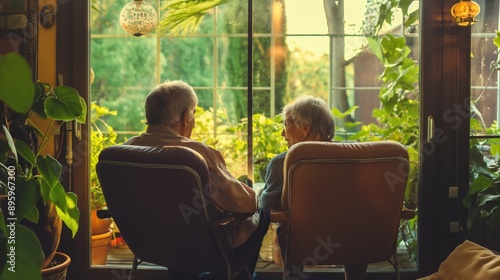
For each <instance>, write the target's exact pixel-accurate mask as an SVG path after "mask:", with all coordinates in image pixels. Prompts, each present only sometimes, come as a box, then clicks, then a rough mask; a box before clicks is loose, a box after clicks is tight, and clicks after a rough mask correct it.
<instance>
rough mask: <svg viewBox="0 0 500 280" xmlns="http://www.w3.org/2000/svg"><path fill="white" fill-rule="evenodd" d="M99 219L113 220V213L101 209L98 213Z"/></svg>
mask: <svg viewBox="0 0 500 280" xmlns="http://www.w3.org/2000/svg"><path fill="white" fill-rule="evenodd" d="M96 214H97V218H99V219H109V218H111V212H109V210H107V209H100V210H97V211H96Z"/></svg>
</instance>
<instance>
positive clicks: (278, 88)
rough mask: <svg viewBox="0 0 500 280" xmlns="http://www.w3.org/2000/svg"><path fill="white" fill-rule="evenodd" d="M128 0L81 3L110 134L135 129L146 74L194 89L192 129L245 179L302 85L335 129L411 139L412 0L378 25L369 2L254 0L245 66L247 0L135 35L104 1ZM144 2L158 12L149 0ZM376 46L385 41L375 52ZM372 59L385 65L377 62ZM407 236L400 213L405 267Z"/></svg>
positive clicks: (409, 259) (411, 203) (265, 153)
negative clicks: (181, 30)
mask: <svg viewBox="0 0 500 280" xmlns="http://www.w3.org/2000/svg"><path fill="white" fill-rule="evenodd" d="M127 2H128V0H119V1H117V0H115V1H111V0H103V1H102V2H101V4H102V6H101V7H100V12H95V11H93V13H92V25H91V67H92V69H93V72H94V75H95V79H94V81H93V83H92V86H91V100H92V101H93V102H95V103H96V104H97V105H99V106H101V107H95V110H104V108H108V109H109V110H111V111H116V114H114V113H113V114H104V115H102V116H100V117H99V118H100V120H102V121H104V122H105V123H106V124H107V125H109V126H110V127H112V128H113V132H114V133H116V136H117V138H116V140H114V142H113V143H121V142H123V141H124V140H125V139H126V138H128V137H130V136H132V135H135V134H137V133H140V132H141V131H143V130H144V129H145V125H144V124H143V122H142V121H143V120H144V109H143V103H144V98H145V96H146V95H147V93H148V92H149V91H150V90H151V89H152V88H153V87H154V86H155V85H156V84H158V83H161V82H162V81H164V80H167V79H169V80H175V79H182V80H185V81H187V82H188V83H189V84H191V85H192V86H193V87H194V88H195V91H196V92H197V94H198V97H199V100H200V104H199V105H200V108H199V110H197V124H196V127H195V131H194V132H193V138H195V139H197V140H200V141H205V142H206V143H207V144H209V145H214V147H215V148H217V149H218V150H220V151H221V152H222V153H223V154H224V157H225V158H226V161H227V164H228V167H229V168H230V171H231V172H232V174H234V175H235V176H237V177H244V176H247V177H248V178H249V179H250V180H251V181H252V182H254V183H256V184H255V186H256V187H258V186H259V184H257V183H262V182H263V179H262V178H263V172H264V168H265V166H266V164H267V162H268V161H269V160H270V159H271V158H272V156H273V155H275V154H277V153H280V152H282V151H284V149H285V148H286V145H285V144H284V141H283V139H282V138H281V136H280V134H281V129H282V126H281V121H282V120H281V119H280V117H279V113H280V110H281V108H282V107H283V106H284V105H285V104H287V103H289V102H290V101H292V100H293V99H294V98H295V97H296V96H298V95H301V94H310V95H315V96H320V97H322V98H324V99H325V100H326V101H328V103H329V104H330V105H331V107H332V109H333V110H334V112H335V115H336V117H337V120H336V122H337V132H336V140H361V141H370V140H377V139H393V140H396V141H400V142H403V144H406V145H408V146H409V147H410V148H411V149H417V148H418V147H416V146H413V145H412V143H414V144H415V145H418V112H419V111H418V99H419V97H418V87H417V85H418V63H417V62H416V61H417V60H418V57H419V38H418V32H417V31H418V27H419V26H418V20H416V19H418V8H419V2H418V1H413V2H412V3H411V5H410V6H409V7H407V8H408V11H407V13H405V14H404V15H403V13H402V12H401V10H400V9H394V10H391V9H390V11H391V12H392V11H393V12H394V14H392V15H389V16H388V18H391V19H392V21H391V24H390V25H389V24H382V25H380V26H379V25H377V23H378V22H379V21H378V20H379V5H380V3H378V1H370V0H356V1H354V0H350V1H330V2H331V3H330V4H331V5H332V6H330V7H326V10H327V11H328V12H327V13H325V7H324V6H323V2H324V1H300V0H286V1H285V0H271V1H253V11H254V12H253V14H252V17H253V37H252V61H251V63H252V69H253V71H252V73H251V74H250V75H249V72H248V69H249V67H248V56H247V45H248V44H249V40H248V37H247V34H248V31H247V30H248V27H247V26H248V24H247V18H248V16H249V14H248V8H247V3H246V1H229V2H228V3H226V4H224V5H221V6H219V7H217V8H216V9H214V10H213V11H212V12H210V13H208V14H207V15H206V16H205V17H204V19H203V21H202V23H201V24H200V26H199V28H198V29H197V30H196V31H195V32H193V33H190V34H187V35H171V34H155V33H150V34H147V35H144V36H142V37H132V36H131V35H129V34H126V33H125V32H124V31H123V30H122V29H121V28H120V25H119V22H118V13H117V12H115V11H119V10H120V9H121V7H123V6H124V5H125V4H126V3H127ZM150 2H151V4H153V5H154V6H155V8H156V9H157V11H160V17H159V18H162V13H163V11H161V9H160V5H159V2H160V1H150ZM325 2H327V1H325ZM327 4H328V3H327ZM337 5H338V6H337ZM405 23H406V24H405ZM377 31H378V32H377ZM373 35H378V39H380V40H383V41H381V42H382V44H381V45H380V44H378V43H377V40H375V39H373V37H372V36H373ZM382 46H383V47H384V49H385V50H390V51H388V52H385V56H384V55H383V53H382V52H381V47H382ZM382 58H383V59H384V63H386V64H390V65H392V67H386V68H384V63H382V62H381V60H380V59H382ZM404 73H406V75H403V74H404ZM381 75H382V79H379V77H380V76H381ZM384 75H385V76H384ZM249 76H251V77H252V82H253V83H252V92H251V94H249V93H248V81H247V79H248V77H249ZM398 77H404V79H398ZM379 95H380V96H379ZM248 104H251V106H249V105H248ZM381 106H382V107H381ZM103 107H104V108H103ZM249 107H250V108H251V110H252V111H251V112H249V110H248V108H249ZM389 107H390V108H389ZM381 108H389V110H381ZM402 112H406V113H405V114H402ZM101 113H102V111H101ZM389 121H391V122H389ZM249 123H251V131H252V134H251V135H248V129H247V128H248V124H249ZM102 131H104V132H105V133H104V137H109V136H110V134H109V133H107V132H106V131H107V130H106V129H103V130H102ZM94 143H96V142H94ZM94 143H92V145H94ZM249 143H251V144H252V145H251V148H249V147H248V146H249V145H248V144H249ZM108 144H109V143H108ZM415 151H416V150H415ZM411 154H412V157H413V158H412V165H413V167H412V168H413V169H415V170H414V172H412V174H414V177H413V178H412V180H413V181H412V182H411V184H409V187H410V188H411V189H410V190H409V191H408V198H407V204H408V205H407V206H408V207H412V208H415V207H416V206H417V203H418V202H417V182H416V180H417V176H416V175H415V174H416V173H418V171H416V169H417V166H418V158H416V157H418V156H416V155H417V154H418V153H417V152H415V153H411ZM91 172H92V170H91ZM260 185H261V184H260ZM416 237H417V236H416V223H414V222H412V223H408V224H404V228H403V231H402V236H401V246H400V249H401V254H402V255H403V256H404V257H401V258H400V259H403V262H404V264H405V266H404V267H405V268H411V269H412V268H415V267H416V263H415V262H416V244H415V242H416Z"/></svg>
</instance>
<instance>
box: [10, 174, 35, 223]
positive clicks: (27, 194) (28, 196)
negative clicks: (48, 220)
mask: <svg viewBox="0 0 500 280" xmlns="http://www.w3.org/2000/svg"><path fill="white" fill-rule="evenodd" d="M39 199H40V183H39V181H38V180H37V179H36V178H31V179H28V180H26V178H24V177H19V176H18V177H16V206H17V207H16V212H15V214H16V218H17V220H18V221H20V220H21V219H23V218H25V216H26V215H27V214H28V213H31V212H32V210H33V208H36V203H37V201H38V200H39ZM31 216H32V214H30V215H29V217H27V218H28V220H30V221H32V217H31ZM35 222H38V219H37V220H35Z"/></svg>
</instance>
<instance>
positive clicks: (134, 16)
mask: <svg viewBox="0 0 500 280" xmlns="http://www.w3.org/2000/svg"><path fill="white" fill-rule="evenodd" d="M157 23H158V18H157V15H156V10H155V9H154V8H153V6H151V5H150V4H149V3H147V2H145V1H142V0H134V1H132V2H130V3H128V4H127V5H125V6H124V7H123V9H122V11H121V12H120V25H121V26H122V28H123V29H124V30H125V31H127V32H128V33H130V34H132V35H134V36H137V37H139V36H141V35H144V34H146V33H149V32H150V31H151V30H153V29H154V28H155V27H156V24H157Z"/></svg>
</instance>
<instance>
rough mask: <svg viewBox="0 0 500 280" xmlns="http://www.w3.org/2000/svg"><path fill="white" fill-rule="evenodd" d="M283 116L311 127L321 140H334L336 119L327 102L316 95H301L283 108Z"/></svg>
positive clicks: (297, 123)
mask: <svg viewBox="0 0 500 280" xmlns="http://www.w3.org/2000/svg"><path fill="white" fill-rule="evenodd" d="M281 116H282V117H283V119H284V120H285V119H286V117H287V116H288V118H289V119H290V121H292V122H293V123H295V125H296V126H298V127H300V128H303V127H305V126H309V127H311V133H313V134H314V135H317V136H319V138H320V139H321V140H332V139H333V136H334V135H335V120H334V117H333V113H332V111H331V110H330V108H329V107H328V105H327V104H326V102H325V101H324V100H323V99H321V98H319V97H314V96H299V97H298V98H297V99H295V101H294V102H293V103H291V104H288V105H286V106H285V107H284V108H283V112H282V113H281Z"/></svg>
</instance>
